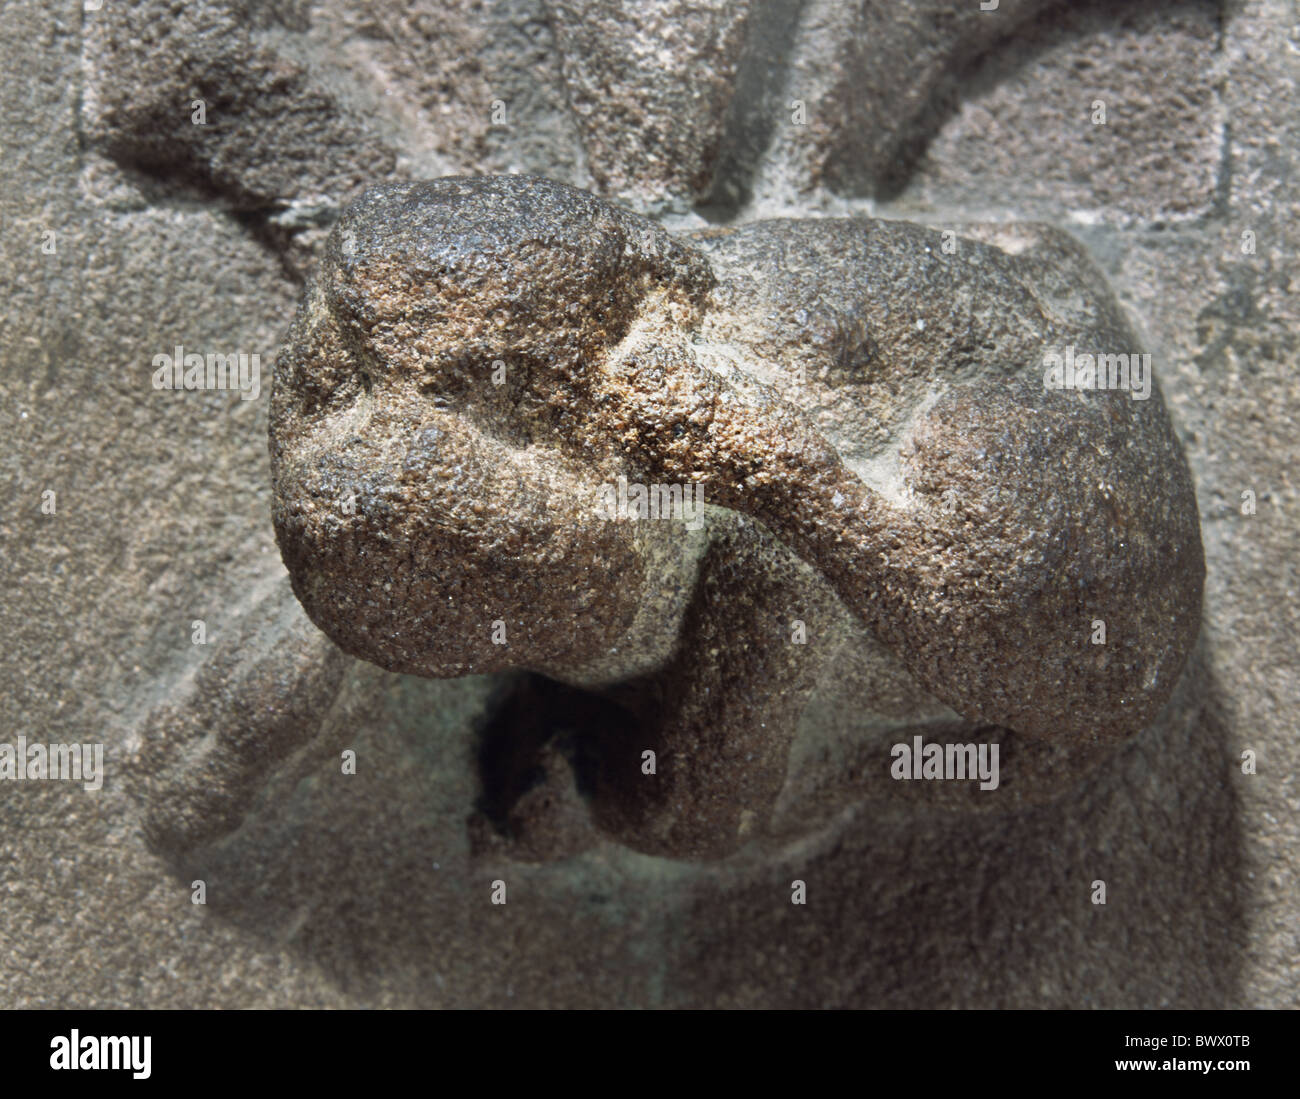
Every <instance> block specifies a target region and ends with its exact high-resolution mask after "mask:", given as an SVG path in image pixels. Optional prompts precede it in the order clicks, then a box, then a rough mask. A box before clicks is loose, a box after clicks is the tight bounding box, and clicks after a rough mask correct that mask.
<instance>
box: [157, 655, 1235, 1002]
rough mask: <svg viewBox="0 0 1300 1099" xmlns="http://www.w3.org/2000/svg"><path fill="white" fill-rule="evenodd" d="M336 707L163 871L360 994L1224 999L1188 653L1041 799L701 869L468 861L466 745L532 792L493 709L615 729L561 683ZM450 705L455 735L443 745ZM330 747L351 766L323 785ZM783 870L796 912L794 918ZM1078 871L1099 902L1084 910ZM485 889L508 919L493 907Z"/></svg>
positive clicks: (486, 687) (872, 814)
mask: <svg viewBox="0 0 1300 1099" xmlns="http://www.w3.org/2000/svg"><path fill="white" fill-rule="evenodd" d="M342 694H343V696H345V697H343V698H341V700H340V704H339V705H338V706H337V707H336V708H335V711H334V718H333V719H332V720H331V721H329V722H328V723H327V724H328V726H329V729H328V731H327V732H326V733H325V734H324V736H323V737H322V741H321V743H320V745H319V752H318V753H317V752H313V758H314V760H315V763H314V765H313V767H312V768H311V770H310V773H309V774H303V773H298V774H285V775H281V776H280V777H279V778H277V779H276V780H275V781H273V782H272V783H271V784H270V785H269V786H268V788H267V789H266V790H265V791H264V793H263V795H262V796H261V797H260V799H259V803H258V805H257V807H256V808H255V809H254V811H253V812H252V813H250V815H249V816H248V818H246V820H245V822H244V824H243V826H242V827H241V828H240V829H239V830H238V831H237V832H235V833H234V834H233V835H231V836H229V837H228V838H226V839H225V840H223V841H220V842H218V843H215V844H212V845H210V846H208V847H206V848H201V849H197V850H193V851H191V852H189V853H188V854H186V855H184V856H179V857H177V858H176V859H175V860H174V868H175V870H176V872H177V873H178V874H179V875H180V876H181V877H182V878H183V879H184V880H185V881H186V882H188V881H190V880H192V879H194V878H202V879H204V880H205V881H206V882H207V886H208V903H209V911H210V912H211V914H212V915H213V916H214V917H216V918H218V919H221V920H223V921H228V922H230V923H232V924H234V925H236V926H238V927H240V928H241V929H243V930H245V931H247V932H250V933H252V934H254V935H255V936H257V937H259V938H260V939H262V940H263V941H264V942H265V944H266V948H267V949H268V950H274V949H279V948H284V949H288V950H291V951H292V952H294V953H295V954H298V955H301V956H302V958H303V959H304V960H306V961H308V962H309V963H311V964H313V965H316V966H319V967H320V968H321V969H322V970H323V971H325V972H326V973H327V974H329V976H330V979H331V980H332V981H333V982H335V984H336V985H337V986H338V987H339V989H340V990H341V991H343V992H344V993H345V994H346V995H348V996H350V997H353V998H355V999H356V1000H357V1001H358V1002H360V1003H364V1004H375V1005H385V1006H410V1007H425V1006H448V1005H451V1006H469V1005H476V1006H477V1005H493V1006H560V1005H563V1006H580V1007H581V1006H593V1007H594V1006H609V1005H620V1006H710V1005H720V1006H726V1005H731V1006H760V1005H761V1006H779V1007H799V1006H871V1007H896V1008H905V1007H912V1008H919V1007H957V1006H984V1007H990V1006H996V1007H1046V1006H1053V1007H1080V1006H1087V1007H1121V1006H1122V1007H1135V1006H1142V1007H1155V1006H1160V1005H1171V1006H1177V1007H1222V1006H1230V1005H1233V1004H1235V1003H1236V1002H1237V993H1238V978H1237V974H1238V968H1239V964H1240V958H1241V954H1242V949H1243V943H1244V938H1245V934H1246V916H1245V913H1246V911H1247V910H1248V904H1247V898H1246V896H1245V889H1246V883H1245V882H1244V881H1243V875H1244V871H1243V870H1242V860H1241V854H1240V850H1239V847H1240V843H1239V835H1238V828H1237V815H1238V805H1237V801H1238V797H1237V793H1236V789H1235V783H1236V782H1237V781H1241V778H1240V777H1239V776H1240V773H1241V772H1240V760H1238V759H1236V758H1235V757H1234V756H1233V755H1232V754H1231V753H1230V751H1229V748H1228V745H1227V741H1228V739H1229V738H1228V736H1227V733H1228V730H1227V728H1226V724H1225V721H1224V718H1223V707H1222V705H1221V703H1220V700H1219V699H1220V695H1219V690H1218V686H1217V684H1216V682H1215V679H1214V676H1213V674H1212V671H1211V669H1210V668H1209V667H1207V665H1206V658H1205V654H1204V649H1203V647H1201V648H1199V649H1198V651H1197V653H1196V654H1195V656H1194V658H1193V660H1192V661H1191V663H1190V666H1189V669H1188V672H1187V674H1186V675H1185V676H1184V679H1183V682H1182V684H1181V686H1180V689H1179V693H1178V694H1177V695H1176V697H1175V699H1174V701H1173V702H1172V703H1171V704H1170V706H1169V707H1168V708H1167V710H1166V712H1165V714H1164V715H1163V717H1162V720H1161V721H1160V722H1159V723H1158V724H1157V725H1156V726H1155V727H1153V728H1152V729H1150V730H1148V731H1147V732H1146V733H1144V734H1142V735H1141V736H1140V737H1138V738H1137V739H1136V740H1135V741H1134V742H1133V743H1132V744H1131V745H1130V746H1128V747H1127V748H1125V749H1124V750H1122V751H1121V752H1120V753H1118V754H1117V755H1116V756H1115V757H1114V758H1113V759H1111V760H1110V761H1108V762H1107V763H1106V764H1104V765H1103V766H1102V767H1101V768H1100V769H1099V770H1098V772H1096V774H1095V775H1094V776H1092V777H1091V778H1090V779H1088V780H1087V781H1086V782H1085V783H1084V784H1083V785H1082V786H1081V787H1079V788H1078V789H1076V790H1075V791H1074V792H1072V793H1071V794H1068V795H1066V796H1065V797H1064V798H1062V799H1061V800H1060V801H1059V802H1057V803H1055V804H1053V805H1050V806H1046V807H1042V808H1039V809H1034V810H1029V811H1024V812H1017V813H1010V814H1005V815H994V814H978V815H967V814H956V813H949V812H946V811H937V812H936V811H929V812H921V811H917V810H915V809H912V808H907V809H899V808H898V807H897V806H887V805H882V804H879V803H868V804H862V805H860V806H858V807H857V808H856V809H855V810H854V811H853V812H852V814H851V815H850V816H849V818H848V819H847V820H842V821H841V823H840V824H839V826H837V827H834V828H832V829H830V830H828V831H827V832H826V833H824V834H823V835H822V836H821V837H820V838H818V839H815V840H812V841H808V842H801V843H795V844H792V845H789V846H787V847H786V848H785V849H784V850H782V851H781V852H779V853H776V854H771V853H760V852H758V851H756V850H755V849H754V848H750V849H746V850H745V851H742V852H741V853H740V854H739V855H737V856H735V857H733V858H731V859H728V860H724V861H721V862H715V863H700V864H687V863H679V862H674V861H671V860H663V859H657V858H651V857H649V856H643V855H637V854H635V853H633V852H630V851H628V850H626V849H623V848H620V847H618V846H616V845H613V844H610V843H608V842H604V841H598V842H596V843H595V844H594V845H591V846H588V847H587V849H586V850H585V851H583V852H581V853H578V854H574V855H572V856H570V857H565V858H561V859H559V860H558V861H553V862H550V863H546V864H536V863H523V862H518V861H512V860H511V859H509V858H505V857H502V856H501V855H500V854H499V853H498V852H497V851H496V850H495V849H494V848H493V847H492V845H491V844H490V843H488V844H486V846H484V845H482V844H477V845H476V844H473V843H472V836H473V835H474V833H475V831H476V829H481V828H483V827H484V825H483V822H482V818H483V817H484V816H485V815H486V816H490V815H491V814H492V812H493V811H494V810H495V809H497V808H499V806H500V804H501V803H500V801H497V802H494V801H493V800H492V799H493V797H494V791H493V789H492V788H490V787H489V788H487V789H484V788H483V787H482V786H481V785H480V779H479V778H478V777H477V772H478V767H477V766H476V764H475V760H474V759H473V758H472V757H473V756H474V755H475V754H479V755H480V762H482V761H483V760H485V759H489V758H495V759H497V760H498V764H497V765H496V766H497V769H496V770H494V771H489V772H488V777H489V778H490V779H491V781H492V782H495V783H497V784H498V787H497V789H496V794H497V795H499V794H500V791H501V788H502V786H501V784H505V785H509V784H510V783H515V784H516V786H519V787H522V788H527V787H528V786H529V784H530V782H531V783H533V788H535V789H542V788H544V787H545V782H541V783H540V784H538V782H537V779H536V776H534V778H532V779H529V778H528V777H527V776H526V775H523V774H521V773H520V772H519V771H518V770H517V769H516V770H512V769H511V768H510V767H509V766H506V767H504V769H502V768H501V767H500V766H499V763H500V761H499V757H496V756H494V755H493V751H492V748H491V738H492V737H499V736H500V735H501V732H502V728H501V726H500V724H497V725H496V727H495V731H494V730H493V723H492V715H493V714H500V713H503V712H505V713H509V714H511V715H512V717H511V721H512V722H513V721H520V722H522V723H523V724H525V725H527V726H529V730H525V731H526V732H527V736H528V737H531V738H533V739H534V740H537V739H541V740H545V739H546V738H547V737H550V736H556V735H558V736H560V737H561V738H568V739H569V740H570V741H571V740H572V739H573V738H575V737H576V738H578V739H581V738H582V737H583V736H584V735H590V734H591V733H592V732H594V731H597V730H594V729H585V730H584V729H583V728H582V723H583V722H595V723H596V724H598V725H600V726H601V728H602V729H603V725H604V723H605V722H607V721H608V720H609V719H610V718H611V717H615V718H616V716H617V715H616V713H615V712H614V711H612V710H610V709H608V708H606V707H604V706H603V705H591V704H589V703H588V704H584V703H583V702H582V699H581V697H579V695H578V693H577V692H571V691H570V690H569V689H567V688H558V689H557V688H553V687H552V688H543V689H541V690H539V689H538V687H537V685H536V684H535V683H532V682H530V681H529V679H528V678H527V677H521V678H520V679H517V680H513V681H511V680H502V681H498V682H495V683H494V682H492V681H488V680H460V681H453V682H450V683H449V682H439V681H426V680H419V679H413V678H410V677H397V676H392V675H389V674H387V673H383V672H380V671H378V670H375V669H371V668H369V667H368V666H366V665H362V664H356V665H354V666H353V669H352V670H351V671H350V672H349V673H348V676H347V677H346V682H345V685H344V688H343V692H342ZM521 703H522V705H521ZM470 712H477V713H478V714H479V717H478V724H479V728H480V737H479V742H478V744H464V743H462V744H460V745H457V744H455V742H454V741H455V736H456V734H457V732H458V728H457V723H458V722H459V721H460V720H461V719H462V718H463V717H464V715H465V714H466V713H470ZM524 714H526V715H527V716H526V717H524V716H523V715H524ZM440 715H441V716H440ZM462 728H463V727H462ZM461 736H462V737H463V731H462V732H461ZM343 743H348V744H350V745H351V746H352V748H353V749H354V750H355V751H356V752H357V758H358V767H357V773H356V774H355V775H350V776H342V775H331V774H330V771H335V772H337V771H338V770H339V768H338V767H337V766H334V764H333V761H334V760H337V759H338V758H339V755H338V751H336V749H337V746H338V745H339V744H343ZM570 779H571V776H570ZM570 785H572V783H571V781H570ZM476 801H477V802H478V805H479V806H480V811H476V810H475V808H474V806H475V803H476ZM467 818H470V821H469V827H467ZM499 819H500V817H499V814H498V820H499ZM475 820H478V822H479V823H478V824H475V823H474V821H475ZM489 823H490V822H489ZM472 846H477V847H478V848H479V849H478V850H477V852H476V851H473V850H471V847H472ZM795 879H800V880H802V881H804V882H805V883H806V885H807V904H806V905H794V904H792V903H791V882H792V881H793V880H795ZM1098 880H1100V881H1104V882H1105V883H1106V904H1105V905H1099V904H1094V903H1093V901H1092V898H1093V895H1094V891H1095V887H1094V884H1093V883H1094V882H1095V881H1098ZM496 882H504V883H505V890H506V903H505V904H502V905H497V904H493V903H492V893H493V889H494V883H496Z"/></svg>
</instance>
